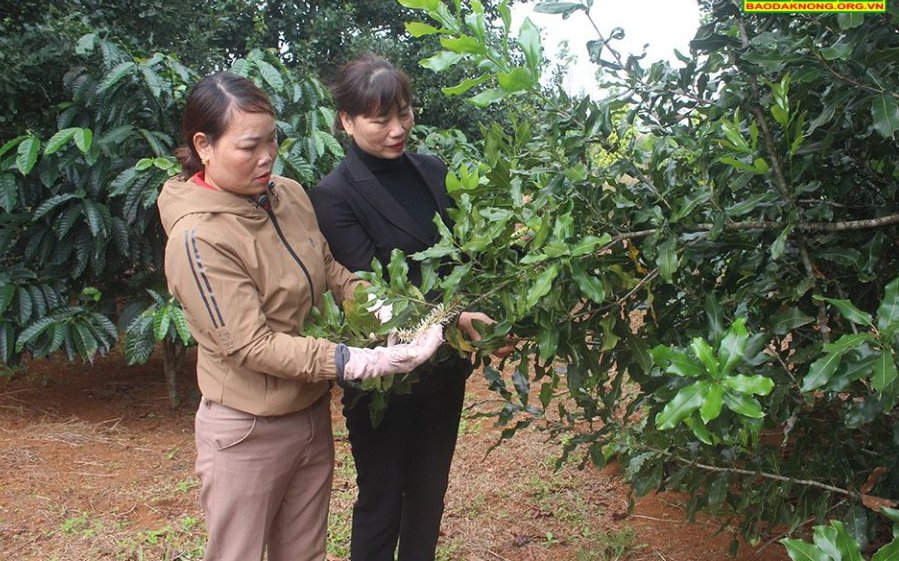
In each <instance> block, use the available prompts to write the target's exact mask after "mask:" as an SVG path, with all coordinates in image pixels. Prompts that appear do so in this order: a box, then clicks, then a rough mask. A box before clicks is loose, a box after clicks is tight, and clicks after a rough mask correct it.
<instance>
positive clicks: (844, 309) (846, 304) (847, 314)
mask: <svg viewBox="0 0 899 561" xmlns="http://www.w3.org/2000/svg"><path fill="white" fill-rule="evenodd" d="M812 298H813V299H814V300H815V301H816V302H821V301H823V302H827V303H828V304H831V305H832V306H833V307H835V308H836V309H837V310H839V312H840V315H841V316H843V317H844V318H846V319H848V320H849V321H851V322H852V323H854V324H856V325H868V326H870V325H873V318H872V317H871V314H869V313H868V312H863V311H861V310H859V309H858V308H856V307H855V305H854V304H853V303H852V301H851V300H843V299H839V298H825V297H823V296H819V295H817V294H816V295H814V296H813V297H812Z"/></svg>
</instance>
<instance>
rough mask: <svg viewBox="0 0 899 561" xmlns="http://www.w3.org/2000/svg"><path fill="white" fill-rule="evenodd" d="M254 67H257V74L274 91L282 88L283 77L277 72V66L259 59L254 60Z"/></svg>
mask: <svg viewBox="0 0 899 561" xmlns="http://www.w3.org/2000/svg"><path fill="white" fill-rule="evenodd" d="M256 68H258V69H259V74H260V75H261V76H262V79H263V80H265V83H266V84H268V85H269V86H271V88H272V89H273V90H275V91H276V92H280V91H283V90H284V78H282V77H281V73H280V72H278V69H277V68H275V67H274V66H272V65H271V64H270V63H268V62H266V61H264V60H261V59H260V60H257V61H256Z"/></svg>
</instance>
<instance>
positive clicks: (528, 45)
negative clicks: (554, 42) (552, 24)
mask: <svg viewBox="0 0 899 561" xmlns="http://www.w3.org/2000/svg"><path fill="white" fill-rule="evenodd" d="M518 44H519V45H520V46H521V51H522V52H523V53H524V60H525V62H526V63H527V65H528V68H529V69H530V70H531V75H532V77H535V76H538V73H539V72H540V64H541V62H542V61H543V46H542V45H541V43H540V29H539V28H538V27H537V26H536V25H534V22H532V21H531V18H525V19H524V22H523V23H522V24H521V28H520V29H519V30H518ZM532 79H534V81H535V82H536V81H537V80H536V79H535V78H532Z"/></svg>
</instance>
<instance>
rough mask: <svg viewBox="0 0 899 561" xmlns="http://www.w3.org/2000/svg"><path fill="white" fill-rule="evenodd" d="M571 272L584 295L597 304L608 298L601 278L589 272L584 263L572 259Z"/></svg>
mask: <svg viewBox="0 0 899 561" xmlns="http://www.w3.org/2000/svg"><path fill="white" fill-rule="evenodd" d="M571 273H572V278H574V282H575V283H576V284H577V286H578V288H579V289H580V290H581V292H582V293H583V295H584V296H586V297H587V298H589V299H590V300H592V301H594V302H596V303H597V304H601V303H602V302H603V301H604V300H605V299H606V288H605V285H604V284H603V282H602V279H601V278H599V277H595V276H593V275H591V274H588V273H587V271H585V270H584V267H583V265H581V264H580V263H579V262H577V261H574V260H572V261H571Z"/></svg>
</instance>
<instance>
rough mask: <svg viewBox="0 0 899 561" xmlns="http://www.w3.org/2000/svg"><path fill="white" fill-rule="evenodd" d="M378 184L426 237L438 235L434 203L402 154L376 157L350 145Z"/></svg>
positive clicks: (422, 181)
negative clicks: (391, 157) (390, 156)
mask: <svg viewBox="0 0 899 561" xmlns="http://www.w3.org/2000/svg"><path fill="white" fill-rule="evenodd" d="M350 149H351V150H353V151H354V152H355V153H356V155H357V156H359V159H360V160H362V162H363V163H364V164H365V167H367V168H368V169H369V171H371V173H372V175H374V176H375V179H377V180H378V183H380V184H381V186H382V187H384V189H386V190H387V192H388V193H390V195H391V196H392V197H393V198H394V199H395V200H396V202H398V203H399V204H400V206H401V207H403V209H404V210H405V211H406V212H407V213H409V216H411V217H412V218H413V219H414V220H415V222H416V224H418V226H419V227H420V228H421V229H422V230H423V231H424V233H425V234H427V236H428V238H429V239H434V238H436V236H437V227H436V226H435V225H434V215H435V214H436V213H437V203H436V202H435V201H434V196H433V195H432V194H431V190H430V189H428V185H427V184H426V183H425V181H424V179H422V177H421V175H420V174H419V173H418V171H416V170H415V167H414V166H413V165H412V163H411V162H410V161H409V158H408V157H406V155H405V154H403V155H402V156H400V157H399V158H395V159H387V158H378V157H377V156H372V155H371V154H369V153H367V152H365V151H364V150H362V149H361V148H359V145H357V144H356V143H355V142H353V143H352V144H351V147H350Z"/></svg>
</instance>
